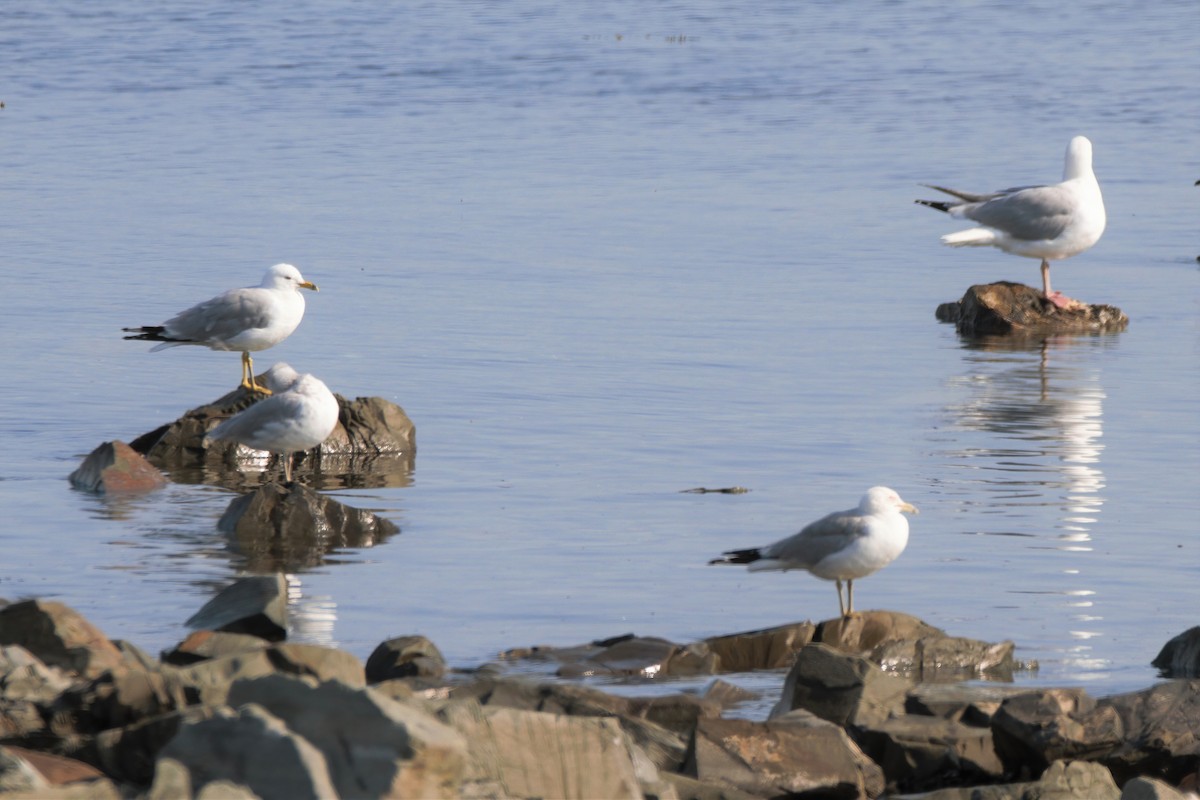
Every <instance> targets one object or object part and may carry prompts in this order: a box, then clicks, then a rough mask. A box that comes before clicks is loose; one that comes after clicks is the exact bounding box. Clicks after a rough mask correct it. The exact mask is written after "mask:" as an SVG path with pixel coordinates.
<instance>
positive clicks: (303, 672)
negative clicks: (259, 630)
mask: <svg viewBox="0 0 1200 800" xmlns="http://www.w3.org/2000/svg"><path fill="white" fill-rule="evenodd" d="M266 655H267V658H268V659H269V660H270V662H271V665H272V666H273V667H275V669H276V670H277V671H278V672H280V673H281V674H284V675H295V676H300V677H303V676H308V677H312V678H316V679H317V680H318V681H338V682H340V683H343V684H345V685H346V686H349V687H352V688H355V689H362V688H364V687H365V686H366V685H367V678H366V671H365V670H364V669H363V664H362V662H361V661H359V660H358V657H357V656H355V655H353V654H352V653H347V652H346V651H345V650H338V649H337V648H334V647H323V646H321V645H315V644H277V645H275V646H273V647H270V648H268V649H267V650H266Z"/></svg>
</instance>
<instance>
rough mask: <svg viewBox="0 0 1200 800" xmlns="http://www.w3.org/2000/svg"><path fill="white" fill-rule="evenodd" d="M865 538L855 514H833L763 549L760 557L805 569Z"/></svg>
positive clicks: (863, 524)
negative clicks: (856, 540)
mask: <svg viewBox="0 0 1200 800" xmlns="http://www.w3.org/2000/svg"><path fill="white" fill-rule="evenodd" d="M866 534H867V522H866V519H865V518H864V517H861V516H859V515H858V514H857V513H855V512H854V511H835V512H834V513H832V514H829V515H827V516H824V517H822V518H821V519H819V520H817V521H816V522H813V523H810V524H808V525H806V526H805V527H804V529H803V530H801V531H800V532H799V533H797V534H796V535H794V536H789V537H788V538H786V539H781V540H780V541H778V542H776V543H775V544H773V545H771V546H770V547H768V548H766V549H765V550H764V551H763V554H762V555H763V558H774V559H778V560H780V561H786V562H789V563H793V564H796V565H798V566H802V567H806V568H807V567H811V566H813V565H814V564H817V563H818V562H820V561H821V559H823V558H825V557H826V556H828V555H830V554H832V553H836V552H837V551H838V550H841V549H842V548H844V547H845V546H846V545H848V544H850V542H853V541H854V540H855V539H859V538H861V537H863V536H866Z"/></svg>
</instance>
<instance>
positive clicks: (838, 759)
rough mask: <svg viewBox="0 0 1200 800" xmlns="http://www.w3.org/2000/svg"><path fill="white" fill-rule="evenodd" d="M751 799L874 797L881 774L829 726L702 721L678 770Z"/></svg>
mask: <svg viewBox="0 0 1200 800" xmlns="http://www.w3.org/2000/svg"><path fill="white" fill-rule="evenodd" d="M684 772H685V774H688V775H694V776H695V777H696V778H697V779H698V780H700V781H703V782H705V783H722V784H727V785H731V786H734V787H736V788H738V789H740V790H741V791H744V792H748V793H750V794H753V795H758V796H766V797H776V796H791V795H804V796H814V797H815V796H821V797H848V798H853V797H877V796H878V795H879V794H880V793H881V792H882V791H883V788H884V782H883V773H882V771H881V770H880V769H879V767H878V766H876V765H875V764H874V763H873V762H872V761H871V760H870V759H869V758H867V757H866V756H865V755H863V753H862V751H861V750H859V749H858V747H857V746H856V745H855V744H854V742H852V741H851V740H850V738H849V737H848V736H847V735H846V732H845V731H843V730H841V729H840V728H837V727H834V726H831V725H829V726H809V725H797V724H789V723H786V722H776V721H772V722H765V723H762V722H751V721H749V720H739V719H702V720H700V721H699V723H698V725H697V726H696V735H695V739H694V742H693V746H692V748H691V752H690V754H689V760H688V763H687V766H686V767H685V770H684Z"/></svg>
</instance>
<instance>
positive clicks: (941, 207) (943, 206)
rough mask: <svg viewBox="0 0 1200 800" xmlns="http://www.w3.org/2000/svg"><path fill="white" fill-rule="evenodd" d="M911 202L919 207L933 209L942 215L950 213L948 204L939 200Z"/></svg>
mask: <svg viewBox="0 0 1200 800" xmlns="http://www.w3.org/2000/svg"><path fill="white" fill-rule="evenodd" d="M913 202H914V203H916V204H917V205H919V206H929V207H930V208H935V209H937V210H938V211H941V212H943V213H946V214H949V213H950V204H949V203H946V202H943V201H941V200H913Z"/></svg>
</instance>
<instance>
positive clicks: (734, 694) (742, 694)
mask: <svg viewBox="0 0 1200 800" xmlns="http://www.w3.org/2000/svg"><path fill="white" fill-rule="evenodd" d="M760 696H761V695H759V694H758V693H757V692H752V691H750V690H749V689H743V688H742V687H741V686H735V685H734V684H732V683H728V682H726V681H723V680H721V679H720V678H718V679H716V680H715V681H713V682H712V683H710V684H709V685H708V688H707V689H705V690H704V699H705V700H711V701H713V702H715V703H716V704H717V705H718V706H720V708H722V709H729V708H733V707H734V706H738V705H741V704H742V703H747V702H750V701H751V700H757V699H758V698H759V697H760Z"/></svg>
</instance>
